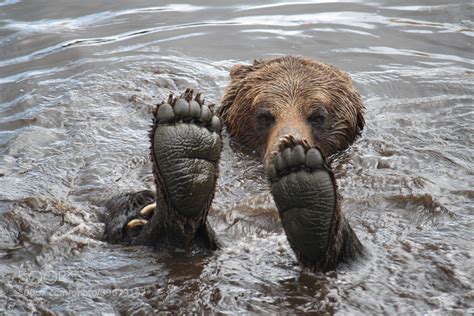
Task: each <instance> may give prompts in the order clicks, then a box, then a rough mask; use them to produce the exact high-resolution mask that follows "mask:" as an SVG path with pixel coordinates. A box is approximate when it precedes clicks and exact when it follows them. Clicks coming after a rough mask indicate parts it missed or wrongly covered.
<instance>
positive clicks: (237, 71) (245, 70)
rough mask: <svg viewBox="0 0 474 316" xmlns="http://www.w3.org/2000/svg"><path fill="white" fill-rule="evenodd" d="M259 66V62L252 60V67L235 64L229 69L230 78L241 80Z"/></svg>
mask: <svg viewBox="0 0 474 316" xmlns="http://www.w3.org/2000/svg"><path fill="white" fill-rule="evenodd" d="M260 64H261V62H260V61H258V60H254V62H253V64H252V65H243V64H237V65H234V66H232V68H231V69H230V77H231V78H232V79H241V78H244V77H245V76H247V75H248V74H249V73H251V72H252V71H254V70H255V69H257V68H258V66H259V65H260Z"/></svg>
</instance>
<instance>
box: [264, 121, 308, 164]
mask: <svg viewBox="0 0 474 316" xmlns="http://www.w3.org/2000/svg"><path fill="white" fill-rule="evenodd" d="M285 136H293V137H294V138H295V139H301V140H303V139H304V140H306V141H307V142H308V143H309V145H313V143H314V140H313V136H312V133H311V128H310V127H308V126H307V125H306V123H302V122H298V121H291V122H286V123H285V124H277V125H276V126H275V127H274V128H273V129H272V131H271V132H270V134H269V137H268V141H267V148H266V150H265V154H264V157H263V161H264V166H265V170H267V167H268V165H269V164H270V161H271V159H272V158H273V156H274V155H275V153H274V152H276V151H278V144H279V143H280V140H281V139H282V138H283V137H285Z"/></svg>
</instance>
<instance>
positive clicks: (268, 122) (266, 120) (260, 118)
mask: <svg viewBox="0 0 474 316" xmlns="http://www.w3.org/2000/svg"><path fill="white" fill-rule="evenodd" d="M274 123H275V116H274V115H273V114H272V113H271V112H270V111H268V110H262V111H259V112H257V124H258V125H259V126H262V127H267V128H269V127H271V126H272V125H273V124H274Z"/></svg>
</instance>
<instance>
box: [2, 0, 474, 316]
mask: <svg viewBox="0 0 474 316" xmlns="http://www.w3.org/2000/svg"><path fill="white" fill-rule="evenodd" d="M473 9H474V6H473V4H472V2H471V1H465V0H460V1H451V2H450V1H441V0H427V1H421V0H415V1H405V0H402V1H384V0H372V1H363V0H347V1H336V0H320V1H298V2H291V1H268V0H263V1H259V2H251V1H245V0H242V1H217V0H215V1H206V0H200V1H193V2H192V4H190V3H188V4H186V3H175V2H170V1H160V2H159V3H158V2H157V1H123V0H121V1H103V2H87V1H69V2H67V1H61V2H56V1H50V0H45V1H25V2H24V1H15V0H6V1H5V0H3V1H0V275H1V278H0V314H11V313H35V312H39V313H45V314H46V313H49V312H53V313H66V314H101V313H114V314H120V313H122V314H131V313H134V312H135V313H140V314H142V313H147V312H148V313H152V312H158V311H160V312H173V313H182V312H215V313H238V312H240V313H241V312H255V313H293V312H319V313H321V314H333V313H336V314H350V315H366V314H438V315H445V314H460V315H463V314H471V315H472V314H473V313H474V309H473V300H474V291H473V285H472V284H473V275H474V259H473V256H474V252H473V246H474V243H473V229H474V225H473V219H474V208H473V197H474V191H473V187H474V178H473V170H474V163H473V157H474V146H473V145H474V144H473V134H474V133H473V127H474V115H473V112H474V108H473V96H474V93H473V92H474V89H473V85H474V69H473V63H474V62H473V57H474V53H473V43H474V41H473V37H474V29H473V20H474V19H473V12H474V10H473ZM283 54H295V55H305V56H311V57H314V58H317V59H319V60H322V61H325V62H329V63H332V64H334V65H336V66H338V67H340V68H342V69H345V70H346V71H348V72H349V73H350V74H351V75H352V77H353V79H354V82H355V84H356V86H357V88H358V89H359V91H360V92H361V94H362V96H363V98H364V100H365V104H366V106H367V117H366V119H367V128H366V129H365V131H364V133H363V137H362V138H361V139H359V140H358V141H357V143H356V144H355V145H354V146H353V147H352V148H350V150H348V151H347V152H345V153H344V154H342V155H341V156H340V157H338V159H337V163H336V164H335V170H336V174H337V179H338V183H339V187H340V191H341V194H342V195H343V197H344V203H343V208H344V211H345V213H346V215H347V217H348V219H349V220H350V222H351V223H352V226H353V227H354V229H355V231H356V232H357V234H358V235H359V237H360V239H361V241H362V242H363V244H364V245H365V246H366V249H367V251H368V254H369V255H368V257H367V258H365V259H363V260H360V261H359V262H357V263H354V264H352V265H350V266H340V267H339V268H338V270H337V271H335V272H332V273H327V274H313V273H309V272H305V271H301V269H300V268H299V267H298V265H297V262H296V259H295V257H294V255H293V253H292V252H291V250H290V248H289V246H288V244H287V241H286V237H285V235H284V234H283V232H282V229H281V227H280V225H279V222H278V217H277V214H276V211H275V206H274V204H273V202H272V199H271V197H270V196H269V194H268V187H267V183H266V181H265V179H264V178H263V176H262V170H261V166H260V165H259V164H258V163H257V162H255V161H254V160H252V159H249V157H247V156H246V154H244V153H241V152H239V151H238V150H236V148H235V147H234V146H233V145H232V144H229V141H228V139H226V142H225V149H224V152H223V158H222V162H221V171H222V172H221V177H220V179H219V183H218V188H217V193H216V198H215V200H214V204H213V209H212V212H211V216H210V221H211V223H212V225H213V227H214V228H215V229H216V230H217V233H218V235H219V237H220V240H221V242H222V244H223V247H222V249H220V250H219V251H216V252H215V253H212V254H205V253H199V252H190V253H181V252H156V251H153V250H150V249H148V248H145V247H124V246H119V245H110V244H107V243H104V242H102V241H101V237H102V232H103V228H104V225H103V223H102V222H101V214H103V211H104V210H103V208H102V207H101V206H100V205H101V204H100V202H101V201H102V200H103V199H106V198H107V197H110V196H111V195H113V194H117V193H119V192H128V191H133V190H139V189H143V188H151V187H152V177H151V171H150V170H151V166H150V161H149V158H148V145H149V144H148V138H147V133H148V130H149V126H150V122H151V115H150V111H151V109H152V108H153V106H154V105H155V104H156V103H158V102H159V101H160V100H161V99H162V98H163V97H165V96H166V95H167V94H168V93H169V92H170V91H173V92H176V91H181V90H183V89H184V88H185V87H195V88H199V90H201V91H202V92H204V93H205V95H206V96H207V99H208V100H210V101H214V102H218V101H219V98H220V96H221V95H222V92H223V88H224V87H225V85H226V83H227V82H228V80H229V78H228V71H229V69H230V67H231V66H232V65H233V64H235V63H239V62H249V61H251V60H253V59H254V58H265V57H271V56H278V55H283Z"/></svg>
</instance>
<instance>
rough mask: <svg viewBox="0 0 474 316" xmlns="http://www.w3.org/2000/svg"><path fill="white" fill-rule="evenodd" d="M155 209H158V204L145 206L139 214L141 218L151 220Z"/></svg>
mask: <svg viewBox="0 0 474 316" xmlns="http://www.w3.org/2000/svg"><path fill="white" fill-rule="evenodd" d="M155 208H156V202H155V203H152V204H149V205H147V206H145V207H144V208H142V209H141V210H140V212H139V213H140V215H141V216H144V217H147V218H150V217H151V216H152V215H153V212H154V211H155Z"/></svg>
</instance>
